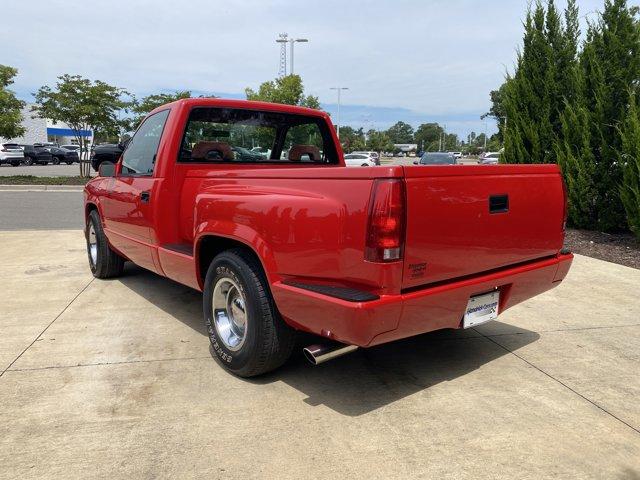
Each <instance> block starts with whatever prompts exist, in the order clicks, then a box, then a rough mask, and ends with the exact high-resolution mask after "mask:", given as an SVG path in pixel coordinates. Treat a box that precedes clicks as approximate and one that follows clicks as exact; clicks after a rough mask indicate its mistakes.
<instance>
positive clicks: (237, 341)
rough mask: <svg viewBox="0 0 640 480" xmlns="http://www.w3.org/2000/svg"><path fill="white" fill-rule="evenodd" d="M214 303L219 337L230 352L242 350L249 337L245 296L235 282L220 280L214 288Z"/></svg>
mask: <svg viewBox="0 0 640 480" xmlns="http://www.w3.org/2000/svg"><path fill="white" fill-rule="evenodd" d="M212 303H213V324H214V326H215V328H216V332H217V333H218V337H219V338H220V340H222V343H224V346H225V347H227V348H228V349H229V350H231V351H233V352H236V351H238V350H240V349H241V348H242V345H244V341H245V339H246V336H247V320H248V316H247V311H246V302H245V298H244V295H243V293H242V290H240V287H239V286H238V284H237V283H236V282H235V280H232V279H231V278H229V277H223V278H221V279H219V280H218V282H217V283H216V285H215V287H214V288H213V299H212Z"/></svg>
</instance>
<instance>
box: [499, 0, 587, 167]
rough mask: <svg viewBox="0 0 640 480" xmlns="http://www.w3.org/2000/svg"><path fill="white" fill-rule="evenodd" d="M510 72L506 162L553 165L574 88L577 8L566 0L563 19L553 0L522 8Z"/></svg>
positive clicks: (506, 96)
mask: <svg viewBox="0 0 640 480" xmlns="http://www.w3.org/2000/svg"><path fill="white" fill-rule="evenodd" d="M524 28H525V33H524V38H523V46H522V50H521V51H520V52H519V53H518V59H517V63H516V71H515V73H514V75H513V76H512V77H508V78H507V81H506V83H505V85H504V87H503V88H504V111H505V113H506V116H507V122H506V128H505V139H504V142H505V147H504V148H505V153H504V155H503V159H504V161H505V162H507V163H555V162H556V148H555V146H556V142H557V139H558V137H559V136H560V135H561V134H562V114H563V111H564V108H565V107H564V106H565V104H566V102H565V101H566V100H567V99H572V98H573V96H574V92H575V82H576V78H575V65H576V63H577V44H578V37H579V34H580V32H579V29H578V8H577V6H576V2H575V0H569V4H568V7H567V9H566V11H565V15H564V20H563V19H562V18H561V15H560V14H559V12H558V10H557V8H556V6H555V4H554V2H553V0H549V2H548V3H547V7H546V9H545V7H544V6H543V5H542V3H540V2H538V3H536V4H535V6H534V7H533V10H531V9H530V10H529V11H528V12H527V17H526V20H525V22H524Z"/></svg>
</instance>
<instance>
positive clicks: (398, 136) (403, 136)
mask: <svg viewBox="0 0 640 480" xmlns="http://www.w3.org/2000/svg"><path fill="white" fill-rule="evenodd" d="M386 133H387V136H388V137H389V138H390V139H391V141H392V142H393V143H413V127H412V126H411V125H409V124H408V123H405V122H398V123H396V124H395V125H393V126H391V127H390V128H389V130H387V132H386Z"/></svg>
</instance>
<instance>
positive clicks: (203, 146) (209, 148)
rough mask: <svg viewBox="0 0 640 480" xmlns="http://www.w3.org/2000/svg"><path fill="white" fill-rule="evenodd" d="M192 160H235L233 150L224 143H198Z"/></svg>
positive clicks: (194, 148) (192, 153)
mask: <svg viewBox="0 0 640 480" xmlns="http://www.w3.org/2000/svg"><path fill="white" fill-rule="evenodd" d="M191 158H192V159H195V158H201V159H203V160H214V161H215V160H233V159H234V158H235V156H234V155H233V150H231V146H230V145H229V144H228V143H224V142H198V143H196V145H195V147H193V151H192V152H191Z"/></svg>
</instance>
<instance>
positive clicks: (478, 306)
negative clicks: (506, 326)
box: [462, 290, 500, 328]
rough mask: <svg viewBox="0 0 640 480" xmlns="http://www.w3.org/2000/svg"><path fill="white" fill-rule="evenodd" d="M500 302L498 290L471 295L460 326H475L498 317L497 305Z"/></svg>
mask: <svg viewBox="0 0 640 480" xmlns="http://www.w3.org/2000/svg"><path fill="white" fill-rule="evenodd" d="M499 304H500V291H499V290H496V291H495V292H491V293H487V294H485V295H478V296H477V297H471V298H470V299H469V303H467V310H466V312H465V313H464V320H463V322H462V326H463V327H464V328H471V327H475V326H476V325H481V324H483V323H486V322H490V321H491V320H495V319H496V318H498V305H499Z"/></svg>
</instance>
